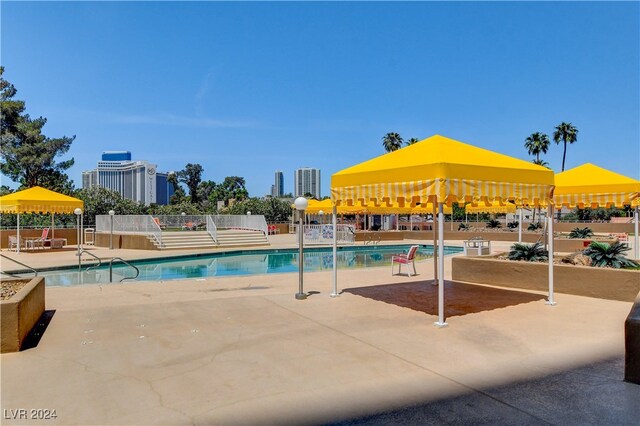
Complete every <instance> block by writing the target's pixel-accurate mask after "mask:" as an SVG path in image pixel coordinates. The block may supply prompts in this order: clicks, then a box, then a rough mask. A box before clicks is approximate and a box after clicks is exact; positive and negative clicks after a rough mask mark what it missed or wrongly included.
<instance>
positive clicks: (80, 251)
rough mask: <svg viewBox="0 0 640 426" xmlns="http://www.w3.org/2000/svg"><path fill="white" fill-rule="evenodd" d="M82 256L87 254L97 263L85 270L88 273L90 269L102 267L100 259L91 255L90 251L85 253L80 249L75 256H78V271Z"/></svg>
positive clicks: (80, 266) (80, 267)
mask: <svg viewBox="0 0 640 426" xmlns="http://www.w3.org/2000/svg"><path fill="white" fill-rule="evenodd" d="M83 254H88V255H89V256H91V257H93V258H94V259H95V260H97V261H98V263H96V264H94V265H91V266H89V267H88V268H87V269H86V270H87V271H89V270H91V269H98V268H99V267H101V266H102V259H100V258H99V257H98V256H96V255H95V254H93V253H91V252H90V251H87V250H85V249H80V250H79V251H78V253H77V254H76V256H78V271H82V255H83Z"/></svg>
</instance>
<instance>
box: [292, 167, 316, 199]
mask: <svg viewBox="0 0 640 426" xmlns="http://www.w3.org/2000/svg"><path fill="white" fill-rule="evenodd" d="M307 193H309V194H311V195H313V196H314V197H315V198H317V199H320V197H321V194H320V169H313V168H310V167H303V168H301V169H297V170H296V171H295V173H294V175H293V195H294V196H295V197H302V196H304V194H307Z"/></svg>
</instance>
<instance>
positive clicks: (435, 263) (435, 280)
mask: <svg viewBox="0 0 640 426" xmlns="http://www.w3.org/2000/svg"><path fill="white" fill-rule="evenodd" d="M432 215H433V218H432V219H433V220H432V222H433V225H431V230H432V231H433V285H438V251H437V250H438V232H437V230H436V223H437V222H436V216H437V214H436V204H435V203H434V204H433V214H432Z"/></svg>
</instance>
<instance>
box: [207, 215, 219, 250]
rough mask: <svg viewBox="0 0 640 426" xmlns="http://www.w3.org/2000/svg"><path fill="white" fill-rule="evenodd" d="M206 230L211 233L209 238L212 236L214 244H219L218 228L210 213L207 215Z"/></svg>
mask: <svg viewBox="0 0 640 426" xmlns="http://www.w3.org/2000/svg"><path fill="white" fill-rule="evenodd" d="M207 232H208V233H209V235H211V238H213V241H215V242H216V244H220V243H219V242H218V228H217V227H216V224H215V222H214V221H213V218H212V217H211V216H210V215H207Z"/></svg>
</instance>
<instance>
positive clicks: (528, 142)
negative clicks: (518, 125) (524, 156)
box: [524, 132, 550, 164]
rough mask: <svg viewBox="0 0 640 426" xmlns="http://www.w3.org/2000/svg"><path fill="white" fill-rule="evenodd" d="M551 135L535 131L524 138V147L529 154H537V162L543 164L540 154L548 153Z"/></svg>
mask: <svg viewBox="0 0 640 426" xmlns="http://www.w3.org/2000/svg"><path fill="white" fill-rule="evenodd" d="M549 144H550V143H549V136H547V135H545V134H544V133H540V132H535V133H532V134H531V136H529V137H527V138H526V139H525V140H524V147H525V148H526V149H527V151H528V152H529V155H535V156H536V159H535V161H534V163H535V164H541V160H540V154H541V153H542V154H546V153H547V151H548V150H549Z"/></svg>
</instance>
